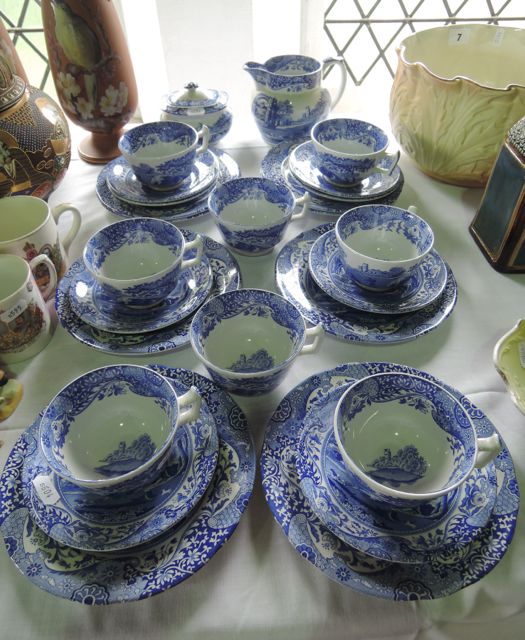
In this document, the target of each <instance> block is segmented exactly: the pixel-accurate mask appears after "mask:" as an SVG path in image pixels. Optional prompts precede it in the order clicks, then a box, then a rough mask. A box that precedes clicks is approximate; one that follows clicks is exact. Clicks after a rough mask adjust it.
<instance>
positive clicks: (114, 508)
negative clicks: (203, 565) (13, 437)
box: [22, 380, 219, 551]
mask: <svg viewBox="0 0 525 640" xmlns="http://www.w3.org/2000/svg"><path fill="white" fill-rule="evenodd" d="M171 383H172V385H173V386H174V387H175V389H176V391H177V392H178V393H180V394H182V393H185V392H186V391H187V390H188V388H187V387H185V386H184V385H183V384H181V383H180V382H179V381H178V380H172V381H171ZM218 450H219V440H218V437H217V429H216V427H215V422H214V419H213V416H212V414H211V413H210V411H209V409H208V407H207V406H206V403H205V402H203V403H202V404H201V411H200V416H199V418H198V420H195V421H194V422H191V423H188V424H185V425H183V426H181V427H180V428H179V429H178V430H177V432H176V434H175V440H174V442H173V446H172V449H171V454H170V458H169V460H168V463H167V465H166V467H165V468H164V470H163V471H162V474H161V475H160V476H159V478H158V479H157V480H156V481H155V482H153V483H151V484H150V485H149V486H147V487H144V488H143V489H141V490H139V491H136V492H133V493H132V494H131V495H129V494H125V495H123V496H122V497H120V496H110V497H107V496H101V495H100V494H99V493H95V492H92V491H86V490H85V489H83V488H82V487H78V486H76V485H74V484H71V483H70V482H67V481H65V480H62V479H60V478H59V477H58V476H56V475H55V474H53V473H52V470H51V468H50V467H49V465H48V464H47V461H46V459H45V456H44V454H43V453H42V449H41V447H37V448H36V449H34V450H33V451H31V452H30V453H28V455H27V456H26V459H25V462H24V469H23V472H22V482H23V483H24V485H25V486H27V487H29V495H30V500H29V501H28V503H27V506H28V507H29V513H30V514H31V517H32V518H33V520H34V522H35V523H36V524H37V525H38V526H39V527H40V528H41V529H42V531H44V532H45V533H46V534H47V535H48V536H49V537H50V538H53V540H56V541H57V542H60V543H62V544H65V545H69V546H71V547H75V548H76V549H83V550H84V551H117V550H119V549H128V548H130V547H133V546H136V545H139V544H143V543H144V542H148V541H149V540H152V539H153V538H156V537H157V536H159V535H160V534H161V533H164V531H166V530H167V529H169V528H171V527H173V526H175V525H176V524H178V523H179V522H180V521H181V520H182V518H184V517H185V516H186V515H187V514H188V513H189V512H190V511H191V510H192V509H193V507H195V505H196V504H197V502H198V501H199V500H200V499H201V498H202V496H203V495H204V492H205V491H206V489H207V487H208V485H209V483H210V481H211V479H212V477H213V473H214V471H215V466H216V464H217V455H218ZM42 477H44V482H45V483H46V486H47V484H48V483H51V488H52V491H51V495H52V500H48V501H47V502H46V501H45V500H43V499H42V498H41V497H40V495H39V492H38V491H37V490H36V489H35V485H37V484H38V483H35V482H33V481H34V480H35V479H37V478H38V479H39V480H41V478H42Z"/></svg>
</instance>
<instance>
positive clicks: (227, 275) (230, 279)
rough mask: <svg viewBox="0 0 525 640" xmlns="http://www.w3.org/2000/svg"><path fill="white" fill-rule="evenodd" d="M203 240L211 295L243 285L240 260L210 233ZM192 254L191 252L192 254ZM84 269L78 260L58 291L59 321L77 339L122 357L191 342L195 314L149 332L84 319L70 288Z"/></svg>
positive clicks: (187, 236)
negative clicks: (113, 328) (128, 330)
mask: <svg viewBox="0 0 525 640" xmlns="http://www.w3.org/2000/svg"><path fill="white" fill-rule="evenodd" d="M181 231H182V234H183V235H184V237H185V239H186V240H193V239H194V238H195V234H194V233H193V232H192V231H188V230H187V229H181ZM200 235H201V238H202V241H203V243H204V255H206V257H207V258H208V260H209V262H210V265H211V270H212V275H213V282H212V287H211V290H210V293H209V295H210V296H215V295H217V294H219V293H224V292H225V291H233V290H234V289H239V288H240V287H241V286H242V282H241V272H240V268H239V264H238V262H237V260H236V259H235V258H234V256H233V254H232V253H231V252H230V251H229V249H227V248H226V247H225V246H224V245H222V244H220V243H219V242H216V241H215V240H213V239H212V238H210V237H209V236H206V235H204V234H202V233H201V234H200ZM189 255H190V256H191V254H189ZM84 269H85V267H84V264H83V263H82V262H79V261H76V262H75V263H73V265H71V267H70V268H69V269H68V271H67V272H66V274H65V275H64V277H63V278H62V279H61V280H60V282H59V283H58V287H57V292H56V300H55V307H56V311H57V316H58V319H59V321H60V324H61V325H62V326H63V327H64V329H65V330H66V331H67V332H68V333H69V334H70V335H71V336H73V337H74V338H76V339H77V340H79V341H80V342H82V343H83V344H86V345H88V346H90V347H93V348H94V349H97V350H99V351H103V352H105V353H114V354H119V355H121V356H135V355H137V356H139V355H150V354H152V353H159V354H162V353H169V352H170V351H176V350H177V349H181V348H182V347H185V346H186V345H188V344H189V342H190V336H189V331H190V325H191V320H192V316H189V317H188V318H186V319H185V320H181V321H180V322H178V323H176V324H173V325H170V326H169V327H165V328H164V329H158V330H157V331H151V332H149V333H112V332H110V331H102V330H99V329H96V328H95V327H93V326H91V325H90V324H87V323H86V322H84V321H83V320H82V319H81V318H79V316H77V314H76V313H75V312H74V311H73V308H72V306H71V298H70V295H69V290H70V288H71V283H72V281H73V279H74V278H75V276H76V274H77V272H83V271H84Z"/></svg>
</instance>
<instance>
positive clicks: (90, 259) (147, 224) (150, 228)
mask: <svg viewBox="0 0 525 640" xmlns="http://www.w3.org/2000/svg"><path fill="white" fill-rule="evenodd" d="M193 249H196V255H195V256H193V257H192V258H188V259H185V258H184V256H185V255H186V254H187V253H188V252H189V251H192V250H193ZM83 255H84V263H85V265H86V268H87V269H88V270H89V272H90V273H91V274H92V275H93V277H94V278H95V280H96V281H97V286H98V287H99V294H100V295H104V296H107V297H108V298H110V299H111V300H113V301H114V302H116V303H118V304H121V305H124V306H126V307H132V308H137V309H147V308H149V307H153V306H155V305H156V304H158V303H160V302H161V301H162V300H163V299H164V298H165V297H166V296H167V295H168V294H169V293H170V292H171V291H172V290H173V289H174V288H175V286H176V284H177V279H178V277H179V275H180V272H181V271H182V270H183V269H187V268H189V267H192V266H195V265H198V264H199V263H200V261H201V259H202V238H201V237H200V236H197V237H196V238H195V239H194V240H192V241H191V242H186V241H185V240H184V236H183V235H182V233H181V231H180V229H178V228H177V227H176V226H175V225H174V224H171V222H167V221H165V220H159V219H158V218H130V219H129V220H128V219H126V220H120V221H119V222H114V223H113V224H110V225H108V226H107V227H104V228H102V229H100V230H99V231H97V232H96V233H95V234H93V235H92V236H91V238H90V239H89V240H88V241H87V244H86V246H85V248H84V254H83Z"/></svg>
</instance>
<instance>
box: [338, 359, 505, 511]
mask: <svg viewBox="0 0 525 640" xmlns="http://www.w3.org/2000/svg"><path fill="white" fill-rule="evenodd" d="M333 424H334V435H335V439H336V441H337V446H338V447H339V452H340V453H341V457H342V458H343V460H344V463H345V464H346V466H347V468H348V472H349V474H351V475H352V476H353V477H354V478H355V481H354V483H353V484H354V487H355V488H356V491H357V492H358V493H359V496H360V497H362V498H363V499H364V500H365V501H371V502H373V503H374V504H378V505H380V506H383V505H387V506H389V507H390V506H392V507H401V508H405V507H412V506H413V505H414V504H416V503H421V502H430V501H432V500H435V499H436V498H440V497H442V496H444V495H449V494H450V493H451V492H452V491H453V490H455V489H457V488H458V487H459V486H460V485H461V484H462V483H463V482H465V480H466V479H467V478H468V476H469V475H470V474H471V473H472V470H473V469H474V466H476V467H482V466H484V465H486V464H488V463H489V462H490V460H491V459H492V458H493V457H495V456H496V455H497V454H498V452H499V449H500V444H499V439H498V436H497V434H494V436H493V439H490V438H477V437H476V433H475V430H474V426H473V424H472V422H471V419H470V417H469V415H468V413H467V411H465V409H464V408H463V407H462V406H461V404H460V403H459V402H458V401H457V400H456V398H455V397H454V396H452V395H451V394H450V393H449V392H448V391H446V390H445V389H444V388H443V387H442V386H440V385H439V384H436V383H434V382H432V381H430V380H427V379H424V378H422V377H421V376H415V375H412V374H406V373H400V372H386V373H380V374H375V375H372V376H368V377H365V378H362V379H361V380H359V381H357V382H356V383H355V384H354V385H351V386H350V387H349V388H348V389H346V391H345V392H344V393H343V395H342V396H341V398H340V400H339V403H338V405H337V407H336V410H335V413H334V416H333ZM489 451H491V452H492V454H491V455H488V452H489Z"/></svg>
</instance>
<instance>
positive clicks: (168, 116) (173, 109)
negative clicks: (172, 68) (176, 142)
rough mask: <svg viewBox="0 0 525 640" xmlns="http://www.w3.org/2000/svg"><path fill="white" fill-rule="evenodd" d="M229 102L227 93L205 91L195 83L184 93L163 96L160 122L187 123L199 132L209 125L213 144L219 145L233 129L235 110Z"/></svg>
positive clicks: (189, 84) (190, 84) (214, 90)
mask: <svg viewBox="0 0 525 640" xmlns="http://www.w3.org/2000/svg"><path fill="white" fill-rule="evenodd" d="M227 103H228V94H227V93H226V91H219V90H216V89H201V88H199V85H198V84H196V83H195V82H189V83H188V84H187V85H186V86H185V87H184V90H183V91H182V90H181V91H173V92H171V93H170V94H168V95H167V96H164V97H163V99H162V103H161V115H160V119H161V120H173V121H175V122H185V123H186V124H189V125H191V126H192V127H194V128H195V129H200V128H201V127H202V125H206V126H207V127H208V129H209V131H210V145H215V144H217V142H219V140H221V139H222V138H224V136H225V135H226V134H227V133H228V131H229V130H230V129H231V126H232V120H233V116H232V111H231V109H230V108H229V107H228V106H227Z"/></svg>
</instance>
